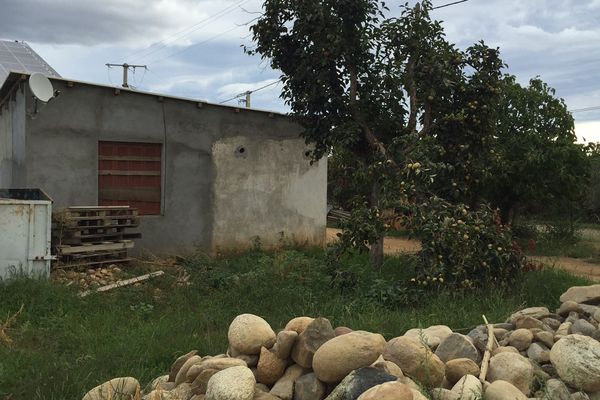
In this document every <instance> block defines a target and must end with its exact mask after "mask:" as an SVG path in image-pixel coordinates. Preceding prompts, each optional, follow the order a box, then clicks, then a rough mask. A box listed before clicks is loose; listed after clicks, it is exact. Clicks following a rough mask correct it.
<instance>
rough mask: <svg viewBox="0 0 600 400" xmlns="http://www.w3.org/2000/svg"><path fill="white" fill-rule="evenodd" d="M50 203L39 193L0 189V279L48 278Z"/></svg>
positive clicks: (50, 256)
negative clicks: (15, 277)
mask: <svg viewBox="0 0 600 400" xmlns="http://www.w3.org/2000/svg"><path fill="white" fill-rule="evenodd" d="M51 229H52V199H50V197H48V195H47V194H46V193H44V192H43V191H42V190H40V189H0V279H2V280H6V279H9V278H11V277H14V276H17V275H23V276H27V277H32V278H40V277H49V276H50V263H51V261H52V259H53V257H52V254H51V243H50V242H51Z"/></svg>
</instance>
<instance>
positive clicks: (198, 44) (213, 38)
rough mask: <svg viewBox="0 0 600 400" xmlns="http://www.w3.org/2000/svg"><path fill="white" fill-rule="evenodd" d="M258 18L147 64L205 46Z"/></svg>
mask: <svg viewBox="0 0 600 400" xmlns="http://www.w3.org/2000/svg"><path fill="white" fill-rule="evenodd" d="M259 18H260V17H256V18H253V19H251V20H250V21H248V22H245V23H243V24H240V25H236V26H234V27H233V28H230V29H228V30H226V31H223V32H221V33H217V34H216V35H214V36H211V37H209V38H208V39H206V40H203V41H201V42H198V43H194V44H191V45H189V46H188V47H185V48H183V49H181V50H179V51H176V52H174V53H171V54H169V55H167V56H165V57H161V58H157V59H154V60H152V61H150V62H149V63H148V64H150V65H152V64H155V63H157V62H159V61H162V60H165V59H167V58H170V57H173V56H176V55H178V54H181V53H184V52H186V51H188V50H190V49H192V48H194V47H198V46H201V45H203V44H205V43H208V42H210V41H211V40H215V39H217V38H219V37H221V36H223V35H226V34H228V33H230V32H233V31H235V30H236V29H239V28H242V27H244V26H248V25H250V24H251V23H252V22H254V21H256V20H257V19H259Z"/></svg>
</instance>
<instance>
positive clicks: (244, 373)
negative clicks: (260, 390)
mask: <svg viewBox="0 0 600 400" xmlns="http://www.w3.org/2000/svg"><path fill="white" fill-rule="evenodd" d="M255 385H256V380H255V379H254V374H253V373H252V371H251V370H250V369H249V368H248V367H231V368H227V369H224V370H222V371H219V372H217V373H216V374H214V375H213V376H212V378H210V380H209V381H208V387H207V389H206V400H253V398H254V387H255Z"/></svg>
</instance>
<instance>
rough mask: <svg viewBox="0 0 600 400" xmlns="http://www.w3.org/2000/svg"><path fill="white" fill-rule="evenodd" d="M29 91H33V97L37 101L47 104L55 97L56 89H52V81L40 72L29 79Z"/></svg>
mask: <svg viewBox="0 0 600 400" xmlns="http://www.w3.org/2000/svg"><path fill="white" fill-rule="evenodd" d="M29 89H31V93H33V96H34V97H35V98H36V99H38V100H39V101H42V102H44V103H47V102H48V101H49V100H50V99H51V98H53V97H54V88H53V87H52V83H50V80H49V79H48V78H46V77H45V76H44V75H43V74H40V73H39V72H36V73H34V74H31V76H30V77H29Z"/></svg>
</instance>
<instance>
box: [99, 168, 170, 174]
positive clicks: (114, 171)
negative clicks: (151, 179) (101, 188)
mask: <svg viewBox="0 0 600 400" xmlns="http://www.w3.org/2000/svg"><path fill="white" fill-rule="evenodd" d="M98 175H111V176H160V171H118V170H114V169H103V170H100V171H98Z"/></svg>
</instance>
